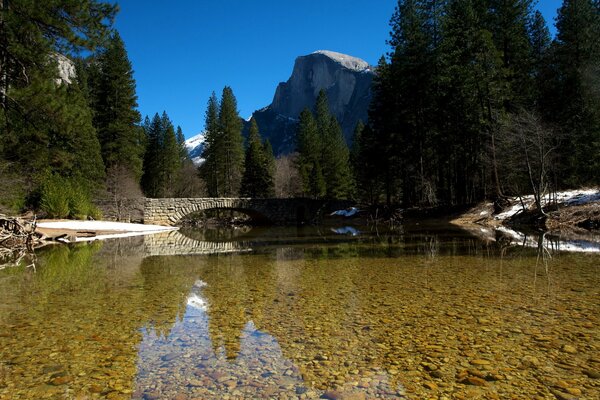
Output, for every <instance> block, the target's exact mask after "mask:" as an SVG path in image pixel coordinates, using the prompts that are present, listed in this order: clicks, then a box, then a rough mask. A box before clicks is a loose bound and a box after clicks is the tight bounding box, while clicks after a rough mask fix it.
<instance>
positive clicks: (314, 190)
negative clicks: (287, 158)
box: [296, 108, 326, 198]
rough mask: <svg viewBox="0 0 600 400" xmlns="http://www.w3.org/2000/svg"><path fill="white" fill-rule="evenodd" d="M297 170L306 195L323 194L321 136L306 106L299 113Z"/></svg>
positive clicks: (314, 196) (317, 195)
mask: <svg viewBox="0 0 600 400" xmlns="http://www.w3.org/2000/svg"><path fill="white" fill-rule="evenodd" d="M296 140H297V144H296V146H297V149H298V153H299V157H298V170H299V171H300V176H301V177H302V188H303V190H304V194H305V195H306V196H309V197H312V198H319V197H322V196H324V195H325V191H326V187H325V180H324V178H323V170H322V168H321V149H322V138H321V135H319V131H318V128H317V123H316V121H315V118H314V116H313V114H312V113H311V112H310V110H309V109H308V108H305V109H304V110H303V111H302V112H301V113H300V122H299V124H298V133H297V139H296Z"/></svg>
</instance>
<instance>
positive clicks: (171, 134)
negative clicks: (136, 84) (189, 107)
mask: <svg viewBox="0 0 600 400" xmlns="http://www.w3.org/2000/svg"><path fill="white" fill-rule="evenodd" d="M161 122H162V124H161V125H162V132H161V133H162V140H161V142H162V152H161V164H162V168H161V172H162V174H163V179H162V180H163V182H164V190H163V193H164V196H169V197H170V196H173V193H174V192H175V186H176V183H177V182H176V180H177V173H178V171H179V170H180V169H181V149H180V147H179V144H178V143H177V137H176V135H175V128H174V126H173V122H172V121H171V120H170V119H169V116H168V115H167V113H166V112H163V114H162V116H161Z"/></svg>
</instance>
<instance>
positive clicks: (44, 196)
mask: <svg viewBox="0 0 600 400" xmlns="http://www.w3.org/2000/svg"><path fill="white" fill-rule="evenodd" d="M65 184H66V181H65V179H63V178H62V177H61V176H59V175H49V176H48V177H47V178H46V179H45V182H44V184H43V186H42V190H41V201H40V209H41V210H42V211H43V212H45V213H46V214H47V215H48V217H49V218H66V217H68V216H69V211H70V209H69V192H70V190H66V187H65Z"/></svg>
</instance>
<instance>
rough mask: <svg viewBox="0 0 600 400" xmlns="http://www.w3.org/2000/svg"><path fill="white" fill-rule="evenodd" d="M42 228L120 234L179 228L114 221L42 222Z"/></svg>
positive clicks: (39, 223) (39, 224) (39, 225)
mask: <svg viewBox="0 0 600 400" xmlns="http://www.w3.org/2000/svg"><path fill="white" fill-rule="evenodd" d="M37 226H38V227H40V228H48V229H70V230H77V231H120V232H149V231H165V232H166V231H173V230H177V228H173V227H172V226H162V225H146V224H132V223H128V222H112V221H74V220H69V221H42V222H38V224H37Z"/></svg>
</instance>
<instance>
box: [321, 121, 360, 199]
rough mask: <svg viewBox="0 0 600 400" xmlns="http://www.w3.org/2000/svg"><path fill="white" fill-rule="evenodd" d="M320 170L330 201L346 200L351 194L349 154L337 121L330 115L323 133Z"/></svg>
mask: <svg viewBox="0 0 600 400" xmlns="http://www.w3.org/2000/svg"><path fill="white" fill-rule="evenodd" d="M324 133H325V135H324V137H323V153H322V154H323V155H322V160H323V161H322V163H323V164H322V168H323V177H324V179H325V184H326V196H327V197H328V198H330V199H347V198H350V197H351V195H352V193H353V189H354V187H353V185H352V174H351V172H350V160H349V157H350V154H349V151H348V145H347V144H346V141H345V140H344V134H343V132H342V128H341V127H340V124H339V122H338V121H337V119H336V118H335V117H334V116H333V115H332V116H330V120H329V127H328V128H327V130H326V131H325V132H324Z"/></svg>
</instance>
